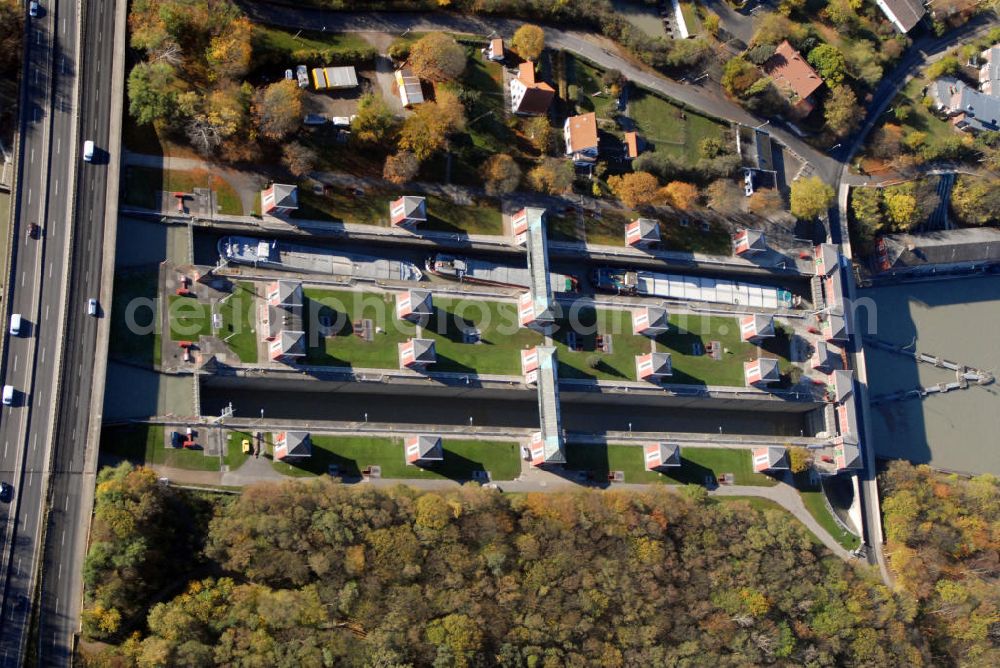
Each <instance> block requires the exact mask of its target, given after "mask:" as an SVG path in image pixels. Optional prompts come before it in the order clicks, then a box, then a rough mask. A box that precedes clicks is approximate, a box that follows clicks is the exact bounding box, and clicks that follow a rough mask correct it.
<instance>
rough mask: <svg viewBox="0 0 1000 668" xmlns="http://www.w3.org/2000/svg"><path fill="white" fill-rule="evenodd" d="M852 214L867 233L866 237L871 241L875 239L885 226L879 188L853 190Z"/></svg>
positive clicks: (857, 188)
mask: <svg viewBox="0 0 1000 668" xmlns="http://www.w3.org/2000/svg"><path fill="white" fill-rule="evenodd" d="M851 212H852V213H853V214H854V220H856V221H857V222H858V224H859V225H860V226H861V227H862V229H863V230H864V231H865V235H864V236H865V237H866V238H869V239H870V238H872V237H874V236H875V235H876V234H878V233H879V232H881V231H882V227H883V226H884V225H885V214H884V213H883V211H882V192H881V191H880V190H879V189H878V188H861V187H856V188H852V189H851Z"/></svg>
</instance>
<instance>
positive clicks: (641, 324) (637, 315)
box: [632, 306, 670, 336]
mask: <svg viewBox="0 0 1000 668" xmlns="http://www.w3.org/2000/svg"><path fill="white" fill-rule="evenodd" d="M668 329H670V324H669V322H668V321H667V309H665V308H662V307H660V306H643V307H642V308H640V309H636V310H634V311H632V333H633V334H636V335H638V334H643V335H645V336H657V335H659V334H662V333H663V332H665V331H667V330H668Z"/></svg>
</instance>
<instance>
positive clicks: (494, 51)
mask: <svg viewBox="0 0 1000 668" xmlns="http://www.w3.org/2000/svg"><path fill="white" fill-rule="evenodd" d="M486 57H487V58H489V59H490V60H493V61H495V62H498V63H499V62H501V61H502V60H503V59H504V58H505V57H506V55H505V54H504V52H503V39H501V38H500V37H495V38H493V39H491V40H490V45H489V46H487V47H486Z"/></svg>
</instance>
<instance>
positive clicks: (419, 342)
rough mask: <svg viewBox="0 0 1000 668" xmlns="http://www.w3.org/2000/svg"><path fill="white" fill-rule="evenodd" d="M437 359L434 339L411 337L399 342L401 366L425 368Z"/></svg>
mask: <svg viewBox="0 0 1000 668" xmlns="http://www.w3.org/2000/svg"><path fill="white" fill-rule="evenodd" d="M436 361H437V351H435V349H434V339H410V340H408V341H404V342H403V343H400V344H399V366H400V367H401V368H407V369H423V368H424V367H426V366H427V365H428V364H434V362H436Z"/></svg>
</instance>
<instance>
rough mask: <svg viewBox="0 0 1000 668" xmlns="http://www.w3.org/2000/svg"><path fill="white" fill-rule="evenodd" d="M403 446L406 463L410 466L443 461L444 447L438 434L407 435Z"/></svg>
mask: <svg viewBox="0 0 1000 668" xmlns="http://www.w3.org/2000/svg"><path fill="white" fill-rule="evenodd" d="M403 447H404V448H405V452H406V463H407V464H409V465H411V466H426V465H427V464H434V463H436V462H440V461H444V447H443V446H442V445H441V437H440V436H407V437H406V440H405V441H403Z"/></svg>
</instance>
